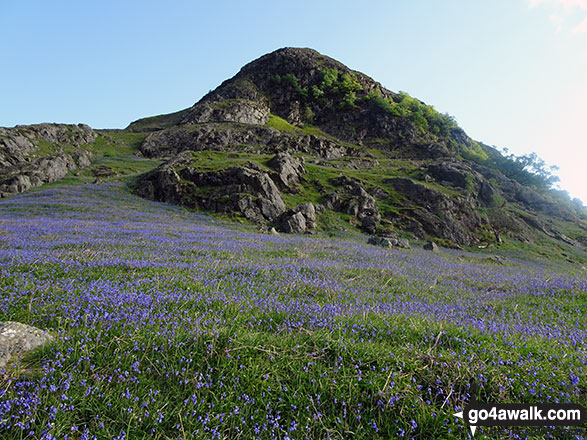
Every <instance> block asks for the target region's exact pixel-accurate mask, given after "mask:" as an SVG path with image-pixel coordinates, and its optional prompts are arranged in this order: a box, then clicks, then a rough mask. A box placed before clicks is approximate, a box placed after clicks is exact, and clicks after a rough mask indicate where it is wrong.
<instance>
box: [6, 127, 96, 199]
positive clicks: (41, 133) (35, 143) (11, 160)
mask: <svg viewBox="0 0 587 440" xmlns="http://www.w3.org/2000/svg"><path fill="white" fill-rule="evenodd" d="M95 139H96V133H95V132H94V131H93V130H92V129H91V128H90V127H89V126H87V125H84V124H80V125H64V124H39V125H29V126H16V127H14V128H3V127H0V197H8V196H10V195H12V194H16V193H19V192H23V191H27V190H28V189H30V188H32V187H35V186H39V185H42V184H44V183H49V182H53V181H55V180H58V179H62V178H63V177H65V175H66V174H67V173H68V172H69V171H72V170H75V169H77V168H83V167H87V166H89V165H90V163H91V153H90V152H89V151H87V150H84V149H79V150H77V151H75V152H74V153H65V152H64V151H63V150H64V149H63V146H64V145H69V146H71V147H82V146H83V145H86V144H89V143H92V142H94V140H95ZM42 143H44V145H45V148H47V146H46V145H47V143H49V144H52V145H51V146H50V147H49V154H40V151H39V150H40V145H41V144H42Z"/></svg>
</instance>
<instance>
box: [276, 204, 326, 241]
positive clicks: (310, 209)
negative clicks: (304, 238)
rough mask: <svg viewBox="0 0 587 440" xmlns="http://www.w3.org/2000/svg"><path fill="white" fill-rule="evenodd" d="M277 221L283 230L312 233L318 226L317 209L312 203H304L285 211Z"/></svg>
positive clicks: (279, 227)
mask: <svg viewBox="0 0 587 440" xmlns="http://www.w3.org/2000/svg"><path fill="white" fill-rule="evenodd" d="M276 223H277V226H278V229H279V230H280V231H282V232H287V233H298V234H299V233H302V232H309V233H312V232H314V231H315V230H316V227H317V224H316V209H315V207H314V205H313V204H312V203H303V204H301V205H298V206H296V207H295V208H293V209H290V210H288V211H286V212H285V213H283V214H282V215H281V216H280V217H279V219H278V220H277V221H276Z"/></svg>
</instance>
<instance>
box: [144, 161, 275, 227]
mask: <svg viewBox="0 0 587 440" xmlns="http://www.w3.org/2000/svg"><path fill="white" fill-rule="evenodd" d="M191 159H192V157H191V154H190V153H189V152H187V153H185V154H183V155H180V156H179V157H178V158H176V159H173V160H171V161H169V162H167V163H164V164H163V165H161V166H159V167H158V168H156V169H155V170H153V171H151V172H150V173H148V174H146V175H144V176H143V177H142V178H141V179H140V180H139V184H138V189H137V191H138V193H139V194H140V195H142V196H143V197H146V198H148V199H151V200H158V201H163V202H172V203H183V204H186V205H188V206H193V207H200V208H203V209H206V210H210V211H215V212H221V213H231V212H238V213H240V214H242V215H243V216H244V217H245V218H247V219H249V220H251V221H254V222H257V223H264V222H266V221H273V220H275V219H276V218H277V217H278V216H279V215H281V214H282V213H283V212H285V210H286V206H285V202H284V201H283V198H282V197H281V193H280V192H279V189H278V188H277V186H276V185H275V183H274V182H273V180H272V179H271V178H270V177H269V174H268V173H267V172H266V171H265V170H263V169H262V168H261V167H259V165H257V164H255V163H253V162H250V163H247V164H245V165H241V166H233V167H229V168H225V169H221V170H218V171H200V170H198V169H197V168H196V167H194V166H193V165H192V162H191ZM201 187H205V188H207V189H208V190H209V191H208V194H207V195H206V196H200V195H197V194H196V192H195V191H194V188H201Z"/></svg>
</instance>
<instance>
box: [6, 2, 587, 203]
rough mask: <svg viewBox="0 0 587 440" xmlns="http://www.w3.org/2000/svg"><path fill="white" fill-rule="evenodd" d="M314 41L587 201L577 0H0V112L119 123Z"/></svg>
mask: <svg viewBox="0 0 587 440" xmlns="http://www.w3.org/2000/svg"><path fill="white" fill-rule="evenodd" d="M284 46H297V47H312V48H314V49H316V50H318V51H320V52H322V53H324V54H326V55H329V56H331V57H333V58H336V59H338V60H340V61H341V62H343V63H345V64H346V65H348V66H349V67H351V68H352V69H355V70H359V71H362V72H364V73H366V74H368V75H370V76H372V77H373V78H375V79H376V80H378V81H379V82H381V83H382V84H383V85H384V86H386V87H387V88H389V89H391V90H394V91H399V90H404V91H407V92H409V93H410V94H411V95H412V96H415V97H417V98H419V99H421V100H423V101H425V102H426V103H428V104H432V105H434V106H435V107H436V108H437V109H438V110H440V111H442V112H448V113H450V114H452V115H454V116H455V117H456V119H457V121H458V122H459V124H460V125H461V126H462V127H463V128H464V129H465V130H466V131H467V133H468V134H469V135H470V136H471V137H473V138H474V139H477V140H480V141H483V142H485V143H488V144H490V145H496V146H498V147H508V148H509V149H510V151H512V152H514V153H516V154H522V153H530V152H536V153H538V155H539V156H540V157H542V158H543V159H545V160H546V162H547V163H549V164H555V165H558V166H559V167H560V171H559V172H558V175H559V176H560V177H561V187H562V188H563V189H566V190H568V191H569V192H570V193H571V195H572V196H574V197H579V198H581V199H582V200H583V201H584V202H586V203H587V171H586V170H587V135H586V132H585V130H586V127H587V106H586V103H587V0H492V1H484V0H444V1H436V0H427V1H423V0H410V1H400V0H386V1H365V2H362V3H357V2H353V3H351V2H341V1H317V0H313V1H306V0H298V1H297V2H278V1H272V2H265V1H234V2H232V1H217V2H198V1H174V0H167V1H165V2H163V1H149V0H142V1H136V0H129V1H125V0H117V1H111V0H103V1H99V2H98V1H62V0H53V1H31V0H0V49H1V51H0V53H1V54H2V55H1V59H2V61H1V64H0V126H13V125H15V124H30V123H37V122H67V123H77V122H85V123H88V124H90V125H91V126H92V127H95V128H123V127H125V126H126V125H128V124H129V123H130V122H131V121H133V120H135V119H138V118H140V117H143V116H149V115H154V114H161V113H167V112H172V111H176V110H180V109H183V108H185V107H188V106H190V105H192V104H193V103H194V102H196V101H197V100H198V99H199V98H201V97H202V96H203V94H205V93H206V92H208V90H210V89H213V88H215V87H216V86H217V85H218V84H220V82H222V81H223V80H224V79H227V78H229V77H231V76H232V75H234V74H235V73H236V72H237V71H238V70H239V68H240V67H241V66H242V65H244V64H245V63H247V62H249V61H251V60H253V59H255V58H257V57H259V56H261V55H263V54H264V53H267V52H270V51H273V50H275V49H277V48H280V47H284Z"/></svg>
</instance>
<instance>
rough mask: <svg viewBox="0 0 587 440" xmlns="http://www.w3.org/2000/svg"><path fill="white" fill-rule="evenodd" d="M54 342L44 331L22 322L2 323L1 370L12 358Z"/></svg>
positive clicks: (0, 329) (0, 331)
mask: <svg viewBox="0 0 587 440" xmlns="http://www.w3.org/2000/svg"><path fill="white" fill-rule="evenodd" d="M52 340H53V336H51V335H50V334H49V333H47V332H46V331H43V330H39V329H38V328H35V327H31V326H30V325H26V324H21V323H20V322H13V321H6V322H0V369H1V368H4V367H5V366H6V364H7V363H8V361H9V360H10V358H11V357H13V356H20V355H22V354H24V353H26V352H28V351H30V350H34V349H35V348H37V347H40V346H41V345H44V344H46V343H48V342H50V341H52Z"/></svg>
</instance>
